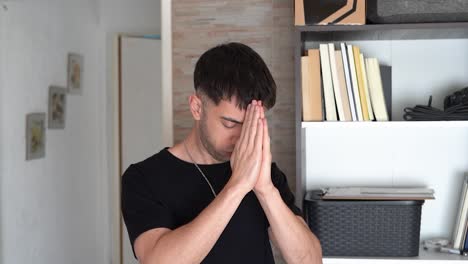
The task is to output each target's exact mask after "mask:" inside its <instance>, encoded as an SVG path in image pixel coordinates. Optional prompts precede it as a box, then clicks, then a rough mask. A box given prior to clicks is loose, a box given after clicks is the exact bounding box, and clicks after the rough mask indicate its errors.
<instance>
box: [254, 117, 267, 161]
mask: <svg viewBox="0 0 468 264" xmlns="http://www.w3.org/2000/svg"><path fill="white" fill-rule="evenodd" d="M257 120H258V121H257V133H256V134H255V142H254V144H255V150H256V152H257V153H262V145H263V135H264V133H263V132H262V131H263V130H265V127H264V123H263V121H262V119H260V118H259V119H257Z"/></svg>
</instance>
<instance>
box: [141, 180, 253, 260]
mask: <svg viewBox="0 0 468 264" xmlns="http://www.w3.org/2000/svg"><path fill="white" fill-rule="evenodd" d="M244 196H245V192H243V191H241V190H240V189H239V188H237V187H234V186H232V185H230V184H229V183H228V184H227V185H226V187H225V188H224V189H223V190H222V191H221V192H220V193H219V194H218V195H217V197H216V198H215V199H214V201H213V202H212V203H211V204H210V205H209V206H208V207H206V208H205V209H204V210H203V211H202V212H201V213H200V214H199V215H198V216H197V217H196V218H195V219H194V220H192V221H191V222H190V223H188V224H186V225H184V226H181V227H179V228H177V229H175V230H173V231H170V232H168V233H167V234H165V235H163V236H162V237H161V238H160V239H159V240H158V241H157V242H156V244H155V246H154V248H153V250H152V251H151V253H150V254H149V257H148V258H147V259H146V261H145V263H144V264H152V263H200V262H201V261H202V260H203V259H204V258H205V257H206V256H207V255H208V253H209V252H210V250H211V249H212V248H213V246H214V244H215V243H216V241H217V240H218V238H219V236H220V235H221V233H222V232H223V230H224V229H225V227H226V225H227V224H228V222H229V220H230V219H231V217H232V215H233V214H234V212H235V211H236V209H237V208H238V206H239V204H240V202H241V201H242V199H243V198H244Z"/></svg>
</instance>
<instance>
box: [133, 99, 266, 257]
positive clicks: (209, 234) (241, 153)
mask: <svg viewBox="0 0 468 264" xmlns="http://www.w3.org/2000/svg"><path fill="white" fill-rule="evenodd" d="M259 117H260V107H257V106H256V105H255V103H253V104H252V106H251V105H249V107H248V109H247V112H246V117H245V121H244V125H243V126H242V132H241V136H240V138H239V140H238V143H237V144H236V147H235V149H234V152H233V154H232V157H231V167H232V171H233V173H232V175H231V178H230V180H229V182H228V183H227V184H226V186H225V187H224V189H223V190H222V191H221V192H220V193H219V195H218V196H217V197H216V198H215V200H214V201H213V202H212V203H211V204H210V205H209V206H208V207H207V208H205V209H204V210H203V211H202V212H201V213H200V214H199V215H198V216H197V217H196V218H195V219H194V220H192V221H191V222H190V223H188V224H186V225H184V226H181V227H179V228H177V229H175V230H172V231H171V230H169V229H166V228H156V229H153V230H150V231H147V232H145V233H143V234H142V235H140V236H139V237H138V238H137V239H136V241H135V245H134V248H135V254H136V255H137V258H138V260H139V261H140V263H142V264H150V263H158V264H159V263H163V264H164V263H200V262H201V261H202V260H203V259H204V258H205V257H206V256H207V255H208V253H209V252H210V250H211V249H212V248H213V246H214V244H215V243H216V241H217V240H218V238H219V236H220V235H221V233H222V232H223V230H224V228H225V227H226V225H227V224H228V222H229V220H230V219H231V217H232V215H233V214H234V212H235V211H236V209H237V208H238V206H239V204H240V203H241V201H242V199H243V198H244V196H245V195H246V194H247V193H248V192H249V191H251V190H252V189H253V186H254V185H255V183H256V181H257V178H258V174H259V172H260V166H261V160H262V150H261V148H262V137H263V123H262V122H259ZM257 131H259V132H258V133H257Z"/></svg>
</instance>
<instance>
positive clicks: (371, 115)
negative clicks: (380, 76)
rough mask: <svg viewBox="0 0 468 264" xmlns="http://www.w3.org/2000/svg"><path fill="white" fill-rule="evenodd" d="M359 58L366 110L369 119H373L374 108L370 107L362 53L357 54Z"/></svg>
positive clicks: (367, 81) (367, 80)
mask: <svg viewBox="0 0 468 264" xmlns="http://www.w3.org/2000/svg"><path fill="white" fill-rule="evenodd" d="M359 59H360V60H361V71H362V81H363V83H364V93H365V94H366V103H367V111H368V112H369V120H374V119H375V118H374V109H373V108H372V103H371V97H370V92H369V79H368V78H367V71H366V65H365V63H364V55H363V54H362V53H361V54H359Z"/></svg>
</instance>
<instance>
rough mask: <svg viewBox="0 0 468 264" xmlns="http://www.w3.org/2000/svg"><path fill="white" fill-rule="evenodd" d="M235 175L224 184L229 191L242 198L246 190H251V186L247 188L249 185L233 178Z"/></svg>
mask: <svg viewBox="0 0 468 264" xmlns="http://www.w3.org/2000/svg"><path fill="white" fill-rule="evenodd" d="M234 179H236V177H232V176H231V179H230V180H229V181H228V183H227V184H226V187H225V188H226V189H227V190H229V192H230V193H233V194H234V195H239V196H242V198H244V196H245V195H247V193H248V192H250V191H251V190H252V188H249V186H248V185H247V184H245V183H243V182H241V181H239V180H234Z"/></svg>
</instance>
